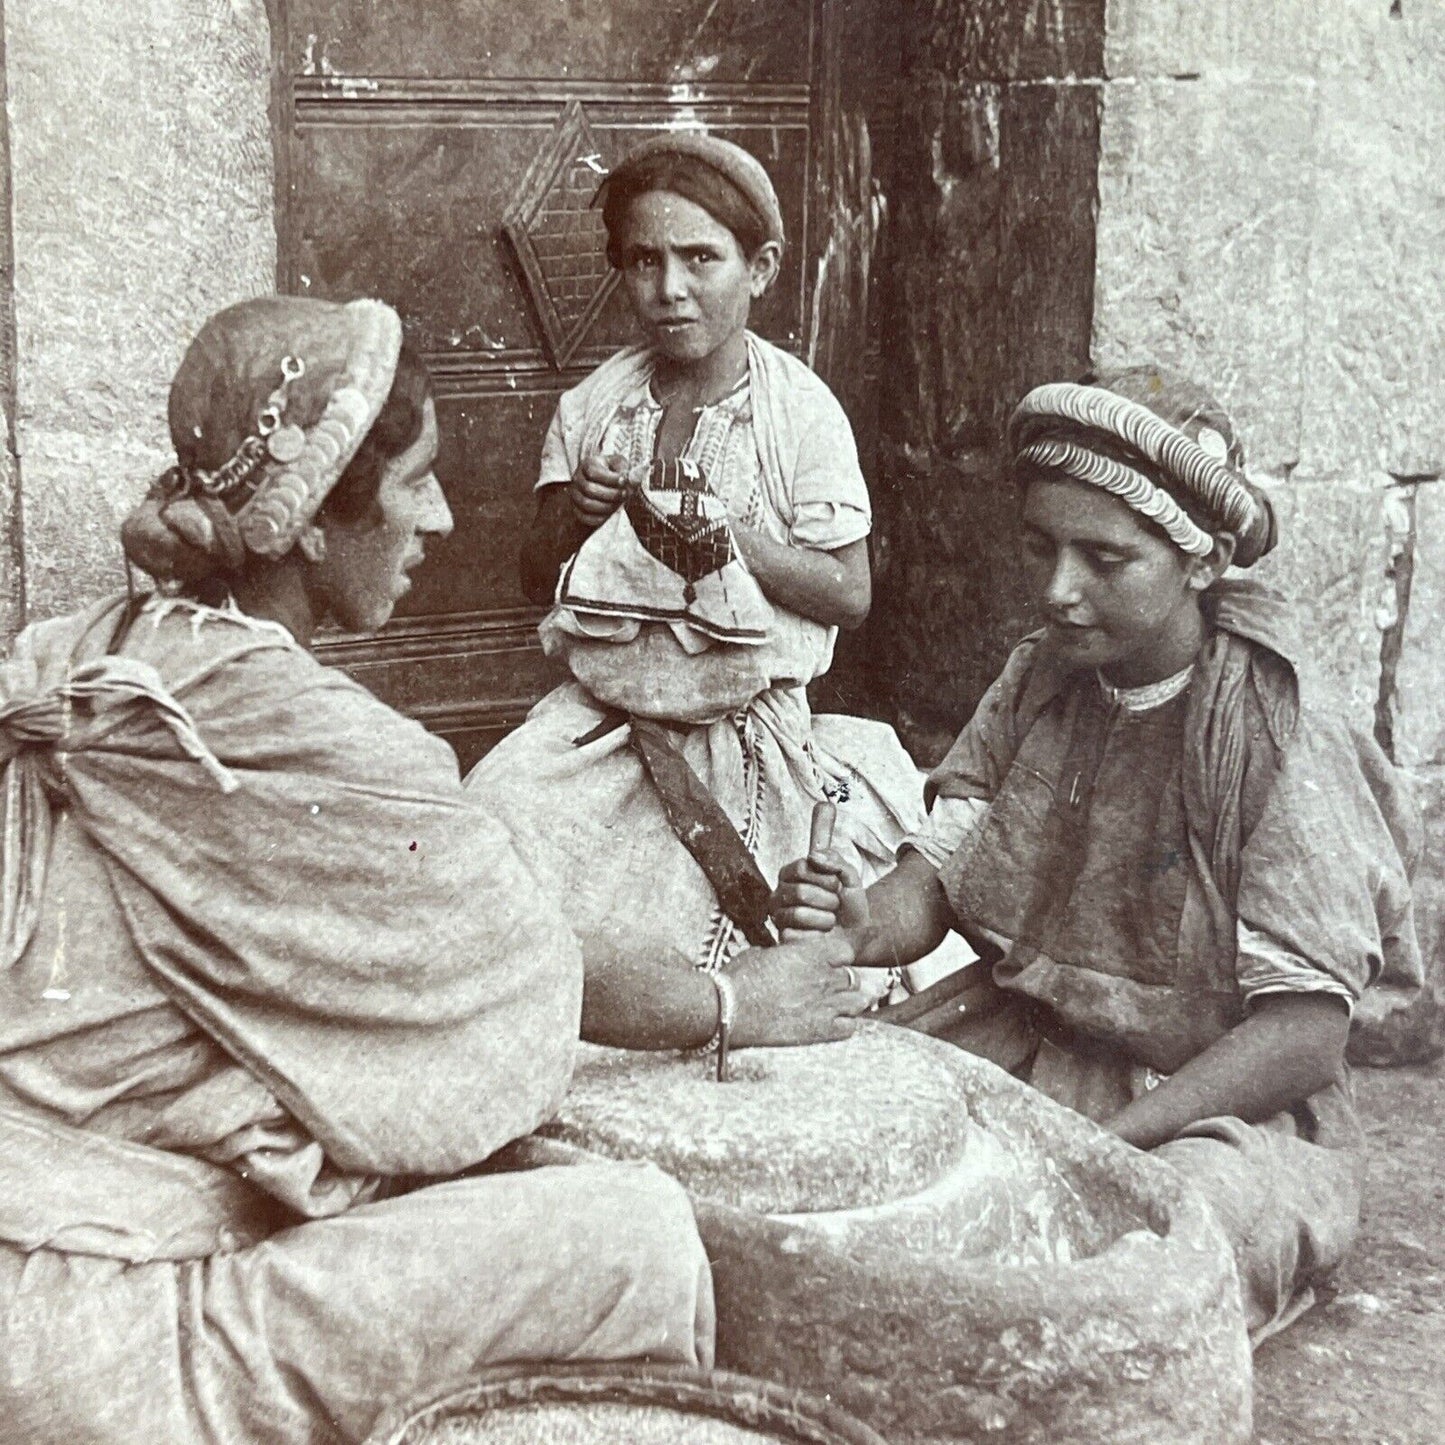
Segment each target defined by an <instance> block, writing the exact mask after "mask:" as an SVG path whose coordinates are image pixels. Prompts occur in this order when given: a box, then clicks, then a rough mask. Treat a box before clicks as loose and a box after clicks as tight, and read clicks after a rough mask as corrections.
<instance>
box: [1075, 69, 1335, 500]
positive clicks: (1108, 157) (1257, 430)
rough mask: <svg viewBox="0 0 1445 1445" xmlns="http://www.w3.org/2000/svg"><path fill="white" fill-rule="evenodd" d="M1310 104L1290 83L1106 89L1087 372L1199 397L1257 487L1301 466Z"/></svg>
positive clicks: (1310, 217) (1308, 95)
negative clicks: (1190, 389) (1217, 413)
mask: <svg viewBox="0 0 1445 1445" xmlns="http://www.w3.org/2000/svg"><path fill="white" fill-rule="evenodd" d="M1313 95H1314V92H1313V87H1312V86H1311V85H1309V84H1307V83H1304V82H1298V83H1297V82H1292V81H1291V82H1279V83H1273V84H1264V83H1257V82H1247V83H1238V84H1229V83H1224V82H1214V81H1209V80H1201V81H1195V82H1177V81H1147V82H1138V83H1135V82H1111V83H1109V84H1108V85H1107V86H1106V87H1105V96H1104V113H1103V125H1102V132H1101V140H1100V161H1099V221H1098V233H1097V243H1096V244H1097V261H1096V271H1095V277H1096V280H1095V316H1094V337H1093V350H1094V357H1095V360H1096V361H1097V362H1098V363H1099V364H1101V365H1119V364H1140V363H1146V362H1147V363H1152V364H1155V365H1159V366H1164V367H1168V368H1172V369H1174V370H1177V371H1180V372H1183V373H1185V374H1187V375H1189V376H1191V377H1192V378H1194V379H1195V380H1196V381H1198V382H1200V383H1201V384H1203V385H1205V386H1207V387H1209V389H1210V390H1211V391H1213V392H1214V393H1215V394H1216V395H1218V396H1219V398H1220V400H1221V401H1223V402H1224V404H1225V405H1226V406H1227V407H1228V408H1229V409H1230V412H1231V414H1232V415H1233V417H1234V419H1235V422H1236V425H1237V426H1238V428H1239V430H1240V432H1241V435H1242V437H1243V440H1244V444H1245V448H1246V451H1247V454H1248V457H1249V462H1250V466H1251V468H1252V469H1253V470H1254V471H1255V472H1257V473H1259V474H1262V475H1265V476H1270V475H1274V476H1279V475H1284V474H1287V473H1288V472H1289V471H1290V470H1291V469H1292V468H1293V466H1294V465H1295V464H1296V462H1297V460H1298V456H1299V413H1300V406H1301V389H1302V380H1303V348H1304V339H1305V322H1304V318H1305V311H1306V304H1305V303H1306V297H1307V289H1306V272H1307V266H1308V255H1309V248H1310V244H1311V237H1312V231H1313V221H1314V207H1313V198H1314V178H1313V156H1314V134H1313V133H1314V126H1315V107H1314V99H1313Z"/></svg>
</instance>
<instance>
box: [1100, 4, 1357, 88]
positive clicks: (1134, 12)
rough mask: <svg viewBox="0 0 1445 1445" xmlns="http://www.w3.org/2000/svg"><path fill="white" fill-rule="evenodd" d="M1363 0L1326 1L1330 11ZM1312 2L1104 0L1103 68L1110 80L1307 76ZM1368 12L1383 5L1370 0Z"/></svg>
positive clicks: (1312, 58) (1315, 9) (1315, 17)
mask: <svg viewBox="0 0 1445 1445" xmlns="http://www.w3.org/2000/svg"><path fill="white" fill-rule="evenodd" d="M1366 3H1367V0H1329V6H1336V5H1338V6H1341V7H1344V6H1353V5H1356V4H1359V5H1364V4H1366ZM1321 8H1328V7H1321V5H1320V4H1319V3H1318V0H1110V4H1109V14H1108V23H1107V26H1106V30H1105V40H1104V69H1105V73H1106V74H1107V75H1108V76H1109V77H1110V78H1111V79H1117V78H1120V77H1129V76H1132V77H1137V78H1142V79H1157V78H1160V77H1168V76H1174V77H1183V76H1190V77H1195V76H1203V77H1207V78H1218V77H1221V76H1234V77H1236V78H1239V77H1254V78H1256V79H1258V78H1268V77H1274V76H1286V75H1298V76H1309V75H1313V74H1314V73H1315V71H1316V69H1317V67H1318V64H1319V52H1320V45H1321V34H1320V32H1321V28H1322V27H1321V20H1320V14H1319V12H1320V10H1321ZM1371 8H1374V9H1378V10H1380V11H1381V12H1382V13H1383V11H1384V8H1385V7H1384V6H1382V5H1380V4H1379V3H1378V0H1373V4H1372V5H1371Z"/></svg>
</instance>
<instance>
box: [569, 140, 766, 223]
mask: <svg viewBox="0 0 1445 1445" xmlns="http://www.w3.org/2000/svg"><path fill="white" fill-rule="evenodd" d="M654 156H681V157H684V158H685V159H688V160H692V161H696V162H698V163H699V164H700V165H702V166H705V167H707V169H709V170H711V171H713V172H715V173H716V174H717V175H720V176H721V177H722V178H723V179H724V180H725V181H728V182H729V183H730V184H731V185H732V186H733V187H734V188H735V189H736V190H738V191H739V192H741V194H742V197H743V199H744V200H745V201H746V202H747V203H748V205H749V206H751V207H752V209H753V210H754V211H756V212H757V216H758V219H759V220H760V221H761V222H762V223H763V229H764V230H765V232H766V234H767V239H768V240H770V241H776V242H777V243H778V245H779V246H781V245H782V244H783V240H784V235H783V212H782V207H781V206H780V205H779V204H778V193H777V190H776V189H775V188H774V186H773V182H772V178H771V177H770V176H769V175H768V172H767V170H766V168H765V167H764V166H763V163H762V162H761V161H760V160H758V158H757V157H756V156H755V155H753V154H752V153H751V152H750V151H745V150H744V149H743V148H742V146H740V145H735V144H734V143H733V142H732V141H729V140H723V139H722V137H721V136H715V135H708V134H707V133H706V132H705V131H700V130H699V131H695V130H675V131H673V130H670V131H664V132H662V133H661V134H660V135H656V136H652V137H650V138H649V139H647V140H645V141H643V142H642V144H641V145H639V146H636V147H635V148H634V149H632V150H631V151H629V152H628V153H627V155H626V157H625V158H624V159H623V160H621V161H620V162H619V163H618V164H617V166H616V167H615V168H614V169H613V171H612V174H611V175H609V176H608V177H607V178H606V179H605V180H604V181H603V182H602V184H601V185H600V186H598V187H597V194H596V195H595V196H594V197H593V200H592V204H593V205H594V206H602V207H605V206H606V205H607V196H608V192H609V191H610V190H611V188H612V187H613V186H614V185H617V184H624V185H625V184H626V183H627V181H628V179H629V177H630V175H631V173H633V172H635V171H637V170H638V169H640V168H641V166H642V164H643V163H644V162H645V161H649V160H651V159H652V158H653V157H654Z"/></svg>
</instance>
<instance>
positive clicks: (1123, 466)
mask: <svg viewBox="0 0 1445 1445" xmlns="http://www.w3.org/2000/svg"><path fill="white" fill-rule="evenodd" d="M1140 379H1141V378H1140V376H1136V375H1135V374H1132V373H1128V374H1125V375H1124V376H1123V377H1121V379H1120V380H1121V383H1123V384H1132V383H1134V382H1136V381H1139V380H1140ZM1144 379H1145V380H1147V381H1148V382H1149V383H1150V384H1151V385H1150V386H1146V387H1144V390H1145V392H1146V394H1148V392H1149V391H1150V390H1151V389H1152V390H1156V391H1158V392H1159V394H1160V396H1161V398H1167V399H1168V400H1169V401H1170V402H1171V403H1180V402H1181V398H1182V397H1183V396H1184V395H1185V394H1186V393H1187V392H1189V391H1191V390H1192V389H1189V388H1184V387H1182V386H1181V385H1179V384H1175V385H1173V386H1169V385H1167V384H1166V383H1165V382H1164V381H1163V379H1162V378H1159V377H1158V376H1157V375H1156V374H1145V375H1144ZM1211 405H1212V404H1210V403H1206V402H1203V401H1201V402H1200V403H1199V404H1198V405H1196V406H1193V407H1187V408H1184V411H1185V412H1186V413H1187V414H1185V415H1184V416H1183V417H1182V420H1183V422H1184V424H1185V425H1191V426H1193V427H1194V429H1195V432H1196V435H1195V436H1191V435H1190V434H1189V433H1188V432H1186V431H1185V430H1184V429H1183V426H1182V425H1176V424H1174V423H1173V422H1171V421H1169V420H1166V418H1165V417H1164V416H1161V415H1160V414H1159V413H1158V412H1157V411H1154V410H1152V409H1151V408H1150V407H1149V406H1148V405H1146V404H1145V403H1144V402H1142V401H1136V400H1134V399H1133V398H1131V397H1129V396H1126V395H1121V394H1120V393H1119V392H1118V391H1115V390H1113V389H1110V388H1109V387H1106V386H1102V385H1094V386H1084V385H1077V384H1075V383H1073V382H1053V383H1049V384H1048V385H1045V386H1037V387H1035V388H1034V389H1033V390H1032V391H1030V392H1029V393H1028V395H1027V396H1025V397H1024V399H1023V400H1022V401H1021V402H1020V403H1019V405H1018V406H1017V407H1016V408H1015V410H1014V413H1013V416H1012V417H1011V418H1010V420H1009V452H1010V455H1011V456H1012V457H1013V459H1014V461H1015V464H1018V463H1023V464H1026V465H1032V466H1037V467H1042V468H1044V469H1047V470H1053V471H1057V472H1061V473H1062V474H1063V475H1064V476H1066V477H1070V478H1072V479H1074V480H1076V481H1080V482H1086V483H1088V484H1090V485H1092V486H1097V487H1099V488H1101V489H1102V490H1104V491H1106V492H1108V493H1110V495H1112V496H1116V497H1118V498H1119V499H1120V501H1122V502H1124V503H1125V505H1127V506H1129V507H1131V508H1132V509H1133V510H1134V511H1136V512H1138V513H1140V515H1142V516H1145V517H1148V518H1149V519H1150V520H1151V521H1153V522H1155V523H1156V524H1157V525H1158V526H1159V527H1160V528H1162V530H1163V531H1164V533H1165V535H1166V536H1168V538H1169V539H1170V541H1172V542H1173V543H1174V544H1175V546H1177V547H1179V548H1180V550H1181V551H1183V552H1186V553H1188V554H1189V555H1191V556H1197V557H1203V556H1207V555H1208V553H1209V552H1210V551H1211V550H1212V549H1213V546H1214V538H1213V537H1212V536H1211V535H1210V533H1209V531H1206V530H1205V528H1204V527H1202V526H1200V524H1199V523H1198V522H1197V521H1196V520H1195V519H1194V517H1191V516H1190V514H1189V511H1187V510H1186V509H1185V506H1184V505H1181V501H1180V499H1179V497H1178V496H1175V495H1171V490H1174V491H1177V492H1178V493H1179V494H1181V495H1182V497H1183V499H1184V500H1185V501H1186V502H1187V503H1189V504H1191V507H1192V509H1193V510H1194V511H1195V512H1196V514H1202V516H1203V517H1204V519H1205V520H1206V521H1207V523H1208V524H1209V525H1210V526H1211V527H1212V528H1213V529H1214V530H1215V531H1216V532H1230V533H1232V534H1233V536H1234V538H1235V543H1236V545H1235V553H1234V561H1235V563H1236V564H1237V565H1239V566H1242V567H1248V566H1249V565H1250V564H1251V563H1253V562H1256V561H1258V560H1259V558H1260V557H1262V556H1264V554H1265V553H1266V552H1268V551H1269V550H1270V548H1271V547H1273V545H1274V543H1275V540H1276V532H1275V523H1274V513H1273V510H1272V509H1271V507H1270V505H1269V502H1268V500H1267V499H1266V498H1265V497H1264V496H1263V495H1262V494H1261V493H1260V492H1258V491H1257V490H1256V489H1255V488H1254V487H1253V486H1251V485H1250V483H1249V482H1248V481H1247V480H1246V479H1245V477H1244V476H1243V474H1242V472H1240V471H1239V470H1237V468H1236V467H1235V466H1232V465H1231V464H1230V454H1231V446H1230V443H1229V441H1228V440H1227V439H1226V437H1225V436H1224V435H1223V434H1222V433H1221V432H1220V431H1218V430H1217V429H1215V428H1214V427H1212V426H1210V425H1208V424H1207V420H1208V419H1207V418H1206V417H1204V416H1203V415H1202V414H1203V413H1204V412H1205V411H1206V410H1208V409H1209V407H1210V406H1211ZM1176 409H1179V408H1178V407H1177V406H1176ZM1220 420H1221V425H1227V422H1226V421H1225V420H1224V419H1223V416H1222V413H1221V414H1220ZM1091 434H1092V435H1094V436H1097V437H1101V438H1102V439H1103V440H1104V441H1105V442H1106V443H1109V444H1112V446H1114V447H1115V448H1118V447H1119V445H1120V444H1122V449H1123V450H1125V451H1126V452H1127V453H1129V454H1131V455H1132V456H1134V457H1137V458H1138V460H1139V462H1140V464H1141V465H1139V466H1133V465H1130V464H1129V463H1128V462H1127V461H1124V460H1121V459H1120V458H1118V457H1116V456H1112V455H1108V454H1107V453H1105V452H1103V451H1099V450H1094V449H1092V448H1091V447H1090V446H1089V437H1090V435H1091ZM1235 450H1236V451H1237V449H1235ZM1146 468H1147V469H1148V470H1152V471H1153V472H1154V473H1156V474H1157V476H1158V477H1159V478H1160V479H1161V480H1162V483H1163V484H1162V485H1161V484H1160V482H1159V481H1155V480H1154V478H1153V477H1151V476H1149V475H1147V474H1146V470H1145V469H1146Z"/></svg>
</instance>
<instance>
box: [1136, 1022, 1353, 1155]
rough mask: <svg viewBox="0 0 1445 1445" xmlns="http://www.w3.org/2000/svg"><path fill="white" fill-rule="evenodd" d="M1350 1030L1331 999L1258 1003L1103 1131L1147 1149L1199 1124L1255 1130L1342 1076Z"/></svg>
mask: <svg viewBox="0 0 1445 1445" xmlns="http://www.w3.org/2000/svg"><path fill="white" fill-rule="evenodd" d="M1349 1027H1350V1023H1349V1016H1348V1015H1347V1014H1346V1012H1345V1010H1344V1007H1343V1006H1342V1004H1341V1003H1340V1001H1339V1000H1338V999H1335V998H1331V997H1329V996H1328V995H1320V994H1277V995H1272V996H1270V997H1267V998H1263V999H1261V1000H1260V1001H1259V1003H1258V1004H1257V1005H1256V1007H1255V1010H1254V1012H1253V1013H1251V1014H1250V1016H1249V1017H1248V1018H1247V1019H1245V1020H1244V1022H1243V1023H1241V1024H1240V1025H1238V1027H1236V1028H1234V1029H1231V1030H1230V1032H1229V1033H1227V1034H1225V1036H1224V1037H1223V1038H1222V1039H1220V1040H1219V1041H1218V1042H1216V1043H1214V1044H1212V1045H1211V1046H1210V1047H1209V1048H1207V1049H1205V1051H1204V1052H1203V1053H1202V1054H1199V1055H1198V1056H1197V1057H1195V1058H1193V1059H1191V1060H1190V1061H1189V1062H1188V1063H1187V1064H1185V1065H1184V1067H1183V1068H1182V1069H1180V1070H1179V1071H1178V1072H1177V1073H1176V1074H1173V1075H1172V1076H1171V1077H1170V1078H1168V1079H1166V1080H1165V1081H1164V1082H1163V1083H1162V1084H1160V1085H1159V1087H1158V1088H1156V1089H1151V1090H1150V1091H1149V1092H1148V1093H1147V1094H1144V1095H1142V1096H1141V1097H1140V1098H1138V1099H1136V1100H1135V1101H1134V1102H1133V1103H1132V1104H1129V1105H1128V1106H1127V1107H1126V1108H1124V1109H1122V1110H1121V1111H1120V1112H1119V1113H1118V1114H1116V1115H1115V1116H1114V1117H1113V1118H1112V1119H1111V1120H1110V1121H1109V1124H1108V1127H1109V1129H1110V1130H1111V1131H1112V1132H1113V1133H1115V1134H1117V1135H1118V1136H1119V1137H1120V1138H1121V1139H1124V1140H1125V1141H1126V1142H1128V1143H1130V1144H1133V1145H1135V1146H1136V1147H1138V1148H1140V1149H1152V1148H1154V1147H1155V1146H1156V1145H1159V1144H1163V1143H1165V1142H1167V1141H1168V1140H1170V1139H1173V1138H1174V1137H1175V1136H1176V1135H1177V1134H1178V1133H1179V1132H1180V1130H1182V1129H1184V1128H1186V1127H1187V1126H1188V1125H1190V1124H1194V1123H1197V1122H1198V1121H1199V1120H1201V1119H1211V1118H1215V1117H1217V1116H1219V1115H1233V1116H1235V1117H1236V1118H1240V1119H1243V1120H1245V1122H1246V1123H1251V1124H1257V1123H1260V1122H1261V1121H1262V1120H1265V1119H1268V1118H1270V1117H1271V1116H1272V1115H1275V1114H1278V1113H1280V1112H1282V1111H1283V1110H1285V1109H1288V1108H1289V1107H1290V1106H1291V1105H1292V1104H1297V1103H1299V1102H1300V1101H1301V1100H1303V1099H1307V1098H1309V1096H1310V1095H1311V1094H1315V1093H1318V1092H1319V1091H1320V1090H1321V1089H1323V1088H1326V1087H1327V1086H1328V1085H1329V1084H1331V1083H1333V1082H1334V1081H1335V1080H1336V1079H1337V1078H1338V1077H1339V1076H1340V1070H1341V1068H1342V1065H1343V1060H1344V1052H1345V1040H1346V1037H1347V1036H1348V1034H1349Z"/></svg>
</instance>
